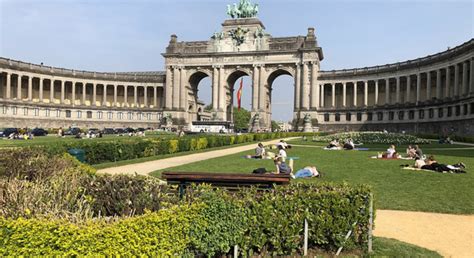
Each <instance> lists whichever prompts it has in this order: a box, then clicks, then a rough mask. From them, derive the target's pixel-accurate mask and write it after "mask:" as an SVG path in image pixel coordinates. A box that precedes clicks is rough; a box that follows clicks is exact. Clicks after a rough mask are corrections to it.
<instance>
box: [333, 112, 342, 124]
mask: <svg viewBox="0 0 474 258" xmlns="http://www.w3.org/2000/svg"><path fill="white" fill-rule="evenodd" d="M334 119H335V120H336V122H339V121H341V114H339V113H336V115H335V117H334Z"/></svg>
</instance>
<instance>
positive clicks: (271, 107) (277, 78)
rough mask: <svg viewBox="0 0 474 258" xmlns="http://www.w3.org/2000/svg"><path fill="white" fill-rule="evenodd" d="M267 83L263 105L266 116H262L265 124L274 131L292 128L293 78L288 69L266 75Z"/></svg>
mask: <svg viewBox="0 0 474 258" xmlns="http://www.w3.org/2000/svg"><path fill="white" fill-rule="evenodd" d="M267 83H268V84H267V85H268V87H267V89H266V91H265V92H266V93H267V95H266V96H265V97H266V98H265V106H264V107H265V110H266V116H265V117H263V118H264V121H265V124H266V125H267V127H271V128H272V130H274V131H276V130H280V131H290V130H292V124H293V118H294V102H295V93H294V92H295V86H294V85H295V79H294V78H293V76H292V74H291V73H290V72H289V71H287V70H284V69H278V70H276V71H274V72H272V73H271V74H270V75H269V76H268V80H267ZM261 117H262V116H261Z"/></svg>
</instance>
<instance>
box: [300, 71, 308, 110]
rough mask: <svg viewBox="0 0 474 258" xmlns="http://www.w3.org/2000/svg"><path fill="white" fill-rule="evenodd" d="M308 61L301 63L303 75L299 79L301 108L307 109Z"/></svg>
mask: <svg viewBox="0 0 474 258" xmlns="http://www.w3.org/2000/svg"><path fill="white" fill-rule="evenodd" d="M308 92H309V91H308V63H307V62H305V63H303V76H302V80H301V108H302V109H304V110H307V109H308V107H309V94H308Z"/></svg>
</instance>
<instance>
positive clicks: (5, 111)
mask: <svg viewBox="0 0 474 258" xmlns="http://www.w3.org/2000/svg"><path fill="white" fill-rule="evenodd" d="M7 109H8V108H7V106H2V114H6V113H7Z"/></svg>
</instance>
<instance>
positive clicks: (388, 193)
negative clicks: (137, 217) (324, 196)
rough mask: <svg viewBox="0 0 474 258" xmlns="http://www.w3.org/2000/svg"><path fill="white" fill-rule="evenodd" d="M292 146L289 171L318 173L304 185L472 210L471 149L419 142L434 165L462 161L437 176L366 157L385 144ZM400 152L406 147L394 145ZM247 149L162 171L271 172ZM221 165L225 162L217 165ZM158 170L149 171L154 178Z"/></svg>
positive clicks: (380, 202) (415, 207) (398, 206)
mask: <svg viewBox="0 0 474 258" xmlns="http://www.w3.org/2000/svg"><path fill="white" fill-rule="evenodd" d="M290 143H291V144H294V145H305V146H295V147H294V148H292V149H290V150H288V156H290V157H291V156H293V157H299V159H297V160H295V170H298V169H300V168H303V167H304V166H308V165H315V166H317V167H318V169H319V170H320V171H322V173H323V175H324V176H323V177H322V178H321V179H320V178H311V179H298V180H297V181H301V182H307V183H316V184H317V183H318V182H320V181H332V182H348V183H350V184H368V185H371V186H372V187H373V189H374V193H375V194H374V196H375V205H376V207H377V208H380V209H394V210H412V211H428V212H440V213H452V214H474V202H473V201H472V200H473V197H474V189H473V188H472V186H473V185H474V176H473V174H474V147H470V146H462V145H439V144H429V145H423V146H421V147H422V149H423V150H424V152H425V154H433V155H435V157H436V159H437V160H438V162H440V163H444V164H453V163H458V162H460V161H462V162H464V163H465V164H466V165H467V169H466V170H467V171H468V173H467V174H441V173H435V172H428V171H411V170H403V169H401V168H400V165H401V164H410V165H412V164H413V163H414V162H413V161H411V160H377V159H371V158H369V157H370V156H373V155H376V153H377V151H384V150H385V149H387V146H386V145H380V144H372V145H364V146H363V147H367V148H370V150H369V151H325V150H323V149H322V146H323V145H324V143H313V142H303V141H299V140H298V141H292V142H290ZM397 147H398V148H399V149H400V151H402V150H403V152H404V149H405V148H406V146H397ZM251 153H252V152H251V151H249V152H242V153H238V154H234V155H229V156H225V157H219V158H214V159H210V160H205V161H201V162H196V163H192V164H187V165H183V166H178V167H174V168H171V169H166V170H167V171H194V172H216V173H217V172H224V173H232V172H234V173H251V171H252V170H254V169H255V168H259V167H265V168H266V169H267V170H270V171H273V170H274V165H273V162H272V161H271V160H254V159H244V158H243V156H244V155H246V154H251ZM223 164H225V166H223ZM160 173H161V171H155V172H153V173H152V175H155V176H160Z"/></svg>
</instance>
